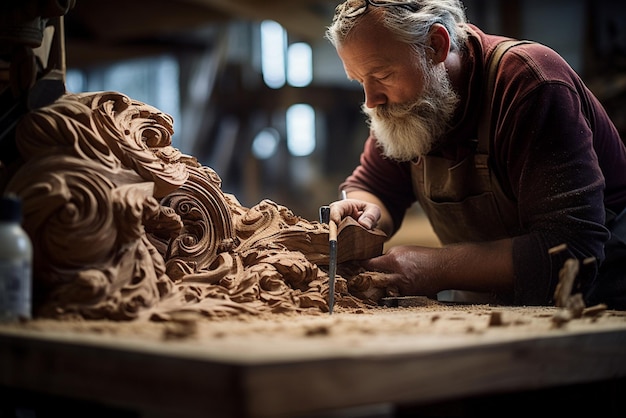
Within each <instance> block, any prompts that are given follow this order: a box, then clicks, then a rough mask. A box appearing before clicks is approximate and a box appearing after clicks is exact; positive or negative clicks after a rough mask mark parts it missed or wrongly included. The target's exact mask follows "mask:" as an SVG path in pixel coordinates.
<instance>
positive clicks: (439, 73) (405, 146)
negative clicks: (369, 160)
mask: <svg viewBox="0 0 626 418" xmlns="http://www.w3.org/2000/svg"><path fill="white" fill-rule="evenodd" d="M422 65H423V73H424V77H425V85H424V94H423V95H422V97H420V98H419V99H416V100H415V101H413V102H410V103H405V104H404V103H403V104H394V105H381V106H377V107H375V108H372V109H370V108H367V107H366V106H365V105H363V106H362V109H363V112H364V113H365V114H366V115H367V116H368V118H369V125H370V128H371V130H372V132H373V134H374V137H375V138H376V140H377V143H378V144H379V145H380V146H381V147H382V149H383V155H385V156H386V157H388V158H392V159H394V160H397V161H411V160H413V159H415V158H417V157H420V156H423V155H426V154H428V153H429V152H430V151H431V150H432V149H433V146H434V145H435V144H436V143H437V141H438V140H439V139H440V138H441V136H442V135H443V134H444V133H445V132H446V130H447V129H448V125H449V122H450V120H451V119H452V116H453V114H454V111H455V110H456V107H457V105H458V102H459V98H458V96H457V94H456V93H455V92H454V91H453V90H452V86H451V83H450V79H449V77H448V74H447V72H446V70H445V68H444V67H443V66H441V67H431V68H430V69H429V68H427V67H426V65H424V63H422Z"/></svg>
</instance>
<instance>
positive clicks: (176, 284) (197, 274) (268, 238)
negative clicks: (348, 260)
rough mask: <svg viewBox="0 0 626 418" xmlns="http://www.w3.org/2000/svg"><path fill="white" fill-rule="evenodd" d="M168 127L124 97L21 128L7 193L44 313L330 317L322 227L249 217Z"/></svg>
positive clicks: (257, 209)
mask: <svg viewBox="0 0 626 418" xmlns="http://www.w3.org/2000/svg"><path fill="white" fill-rule="evenodd" d="M172 127H173V121H172V118H171V117H170V116H168V115H166V114H164V113H162V112H160V111H159V110H158V109H155V108H153V107H151V106H149V105H146V104H144V103H141V102H137V101H134V100H132V99H130V98H128V97H127V96H125V95H123V94H120V93H116V92H99V93H87V94H80V95H73V94H67V95H65V96H63V97H62V98H61V99H59V100H58V101H57V102H55V103H54V104H52V105H51V106H48V107H45V108H42V109H39V110H37V111H35V112H32V113H30V114H28V115H27V116H25V117H24V118H23V120H22V121H21V122H20V125H19V127H18V131H17V144H18V148H19V151H20V154H21V155H22V157H23V159H24V163H23V165H22V166H21V167H20V169H19V170H18V171H17V172H16V174H15V175H14V176H13V177H12V178H11V180H10V181H9V183H8V185H7V191H10V192H14V193H16V194H18V195H19V196H20V197H21V198H22V200H23V206H24V216H25V221H24V227H25V229H26V230H27V231H28V233H29V235H30V236H31V238H32V240H33V247H34V259H35V265H34V289H35V301H34V307H35V313H36V315H40V316H47V317H58V318H63V317H71V316H81V317H86V318H109V319H120V320H122V319H123V320H127V319H135V318H140V317H144V318H153V319H167V318H169V317H170V316H171V315H173V314H175V313H177V312H181V311H194V312H200V313H202V314H204V315H207V316H222V315H232V314H240V313H246V314H255V313H259V312H288V311H303V310H314V311H325V310H326V309H327V305H326V300H327V299H326V297H327V292H328V283H327V282H328V276H327V274H326V272H325V271H324V270H322V269H320V268H319V267H318V265H317V263H320V262H321V263H323V262H324V261H327V252H326V250H327V243H328V229H327V227H325V226H324V225H321V224H319V223H317V222H309V221H306V220H304V219H302V218H299V217H297V216H294V215H293V213H292V212H291V211H290V210H289V209H288V208H286V207H284V206H280V205H278V204H276V203H274V202H272V201H270V200H264V201H262V202H260V203H259V204H257V205H256V206H254V207H252V208H245V207H243V206H241V205H240V204H239V202H238V201H237V199H236V198H235V197H234V196H232V195H228V194H224V193H223V192H222V190H221V179H220V177H219V176H218V175H217V173H215V171H213V170H212V169H211V168H209V167H204V166H201V165H200V164H199V163H198V161H197V160H196V159H195V158H193V157H191V156H188V155H184V154H182V153H180V151H178V150H177V149H175V148H173V147H172V146H171V135H172V133H173V128H172ZM378 238H380V237H378ZM378 238H377V239H378ZM376 245H378V244H376ZM376 245H375V246H373V247H372V249H370V248H366V249H365V250H364V251H361V253H360V255H367V254H369V253H370V252H372V251H374V252H376V251H379V249H376ZM380 249H382V241H380ZM372 255H377V254H372ZM341 280H342V279H341V278H340V283H339V286H338V289H339V291H344V292H345V293H347V287H346V286H345V281H343V282H342V281H341ZM342 283H343V285H342ZM342 286H343V287H342Z"/></svg>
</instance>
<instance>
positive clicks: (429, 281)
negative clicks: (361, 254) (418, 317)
mask: <svg viewBox="0 0 626 418" xmlns="http://www.w3.org/2000/svg"><path fill="white" fill-rule="evenodd" d="M433 251H435V250H433V249H432V248H426V247H418V246H412V245H400V246H396V247H392V248H390V249H389V251H388V252H387V253H385V254H383V255H381V256H379V257H375V258H372V259H369V260H364V261H362V262H361V266H363V267H364V268H365V269H366V270H369V271H377V272H382V273H385V275H384V276H383V277H379V280H380V281H379V282H378V284H379V285H382V287H385V288H387V289H394V290H396V289H397V291H398V293H399V296H428V297H436V294H437V293H438V292H439V291H441V290H443V289H442V288H441V284H440V283H439V280H438V279H437V277H435V273H434V269H433V266H432V262H433V259H434V258H433Z"/></svg>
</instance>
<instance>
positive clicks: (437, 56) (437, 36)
mask: <svg viewBox="0 0 626 418" xmlns="http://www.w3.org/2000/svg"><path fill="white" fill-rule="evenodd" d="M429 39H430V45H428V46H429V47H430V48H428V57H429V58H430V59H431V60H432V61H433V63H435V64H439V63H440V62H443V61H445V60H446V58H447V57H448V53H449V52H450V34H449V33H448V30H447V29H446V28H445V26H443V25H442V24H439V23H435V24H434V25H433V26H432V27H431V28H430V34H429Z"/></svg>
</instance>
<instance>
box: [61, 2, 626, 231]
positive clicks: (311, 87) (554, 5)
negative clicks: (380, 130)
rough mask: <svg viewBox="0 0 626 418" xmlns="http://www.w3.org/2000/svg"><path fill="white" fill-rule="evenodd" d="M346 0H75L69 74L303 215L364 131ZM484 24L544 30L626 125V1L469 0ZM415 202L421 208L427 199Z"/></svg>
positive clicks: (233, 184)
mask: <svg viewBox="0 0 626 418" xmlns="http://www.w3.org/2000/svg"><path fill="white" fill-rule="evenodd" d="M337 3H338V2H337V0H332V1H330V0H133V1H126V0H107V1H101V0H76V5H75V7H74V8H73V9H72V10H70V11H69V13H68V14H67V15H66V16H65V22H64V24H65V36H66V64H67V88H68V90H69V91H71V92H80V91H99V90H114V91H119V92H121V93H124V94H126V95H128V96H130V97H132V98H133V99H137V100H140V101H143V102H146V103H148V104H151V105H153V106H155V107H157V108H159V109H160V110H162V111H164V112H166V113H169V114H170V115H172V116H173V117H174V120H175V123H174V129H175V134H174V138H173V142H174V146H175V147H177V148H179V149H180V150H181V151H182V152H184V153H186V154H190V155H193V156H195V157H196V158H198V160H199V161H200V163H201V164H203V165H206V166H209V167H212V168H213V169H215V171H216V172H217V173H218V174H219V175H220V177H221V178H222V180H223V187H222V189H223V190H224V192H226V193H232V194H234V195H235V196H236V197H237V198H238V199H239V200H240V202H241V203H242V204H243V205H244V206H252V205H255V204H256V203H258V202H259V201H261V200H262V199H266V198H267V199H271V200H273V201H275V202H277V203H279V204H281V205H284V206H287V207H289V208H290V209H291V210H292V211H293V212H294V213H295V214H296V215H299V216H302V217H304V218H306V219H316V218H317V216H318V215H317V208H318V207H319V206H320V205H323V204H327V203H328V202H330V201H332V200H335V199H336V198H337V197H338V196H337V186H338V184H339V183H340V182H341V181H342V180H343V179H344V178H345V177H346V176H347V175H348V174H349V173H350V172H351V171H352V169H353V168H354V166H355V165H356V164H357V162H358V158H359V153H360V151H361V147H362V144H363V142H364V140H365V138H366V135H367V132H366V125H365V123H364V117H363V115H362V114H361V112H360V104H361V102H362V100H363V93H362V91H361V89H360V87H359V86H358V85H357V84H356V83H352V82H349V81H347V80H346V77H345V73H344V71H343V67H342V65H341V62H340V61H339V59H338V58H337V56H336V53H335V51H334V49H333V47H332V46H331V45H330V43H329V42H328V41H327V40H326V39H324V31H325V28H326V26H327V25H328V24H329V23H330V21H331V19H332V16H333V12H334V7H335V6H336V4H337ZM464 3H465V6H466V7H467V14H468V18H469V20H470V21H471V22H472V23H475V24H477V25H479V26H480V27H482V28H483V29H484V30H486V31H487V32H492V33H501V34H504V35H509V36H512V37H517V38H524V39H531V40H535V41H539V42H541V43H544V44H546V45H548V46H550V47H552V48H553V49H555V50H556V51H557V52H559V53H560V54H561V55H562V56H563V57H564V58H565V59H566V60H567V61H568V62H569V63H570V65H571V66H572V67H573V68H574V69H575V70H576V71H577V72H579V74H581V76H582V77H583V79H584V80H585V81H586V82H587V83H588V85H589V86H590V87H591V89H592V90H593V91H594V92H595V93H596V95H597V96H598V97H599V99H600V100H601V101H602V102H603V103H604V105H605V106H606V108H607V110H608V111H609V113H610V114H611V116H612V118H613V120H614V121H615V123H616V124H617V126H618V129H619V130H620V132H621V133H622V136H623V137H624V132H625V131H626V112H624V108H625V104H626V2H623V1H622V0H593V1H592V0H551V1H549V2H548V1H545V0H506V1H505V0H502V1H498V0H466V1H465V2H464ZM418 210H419V209H418Z"/></svg>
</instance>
